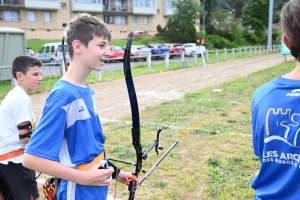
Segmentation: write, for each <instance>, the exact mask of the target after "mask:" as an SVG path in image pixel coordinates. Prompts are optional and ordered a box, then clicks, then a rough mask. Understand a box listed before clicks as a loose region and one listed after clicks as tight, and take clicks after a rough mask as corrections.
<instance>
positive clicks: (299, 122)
mask: <svg viewBox="0 0 300 200" xmlns="http://www.w3.org/2000/svg"><path fill="white" fill-rule="evenodd" d="M299 132H300V114H299V113H292V109H285V110H284V109H282V108H278V109H275V108H269V110H268V112H267V115H266V137H265V139H264V142H265V143H266V144H267V143H270V142H272V141H277V142H280V143H285V144H286V145H288V146H290V147H292V148H296V149H299V148H300V134H299ZM298 136H299V137H298ZM280 146H281V145H280ZM280 149H281V150H277V149H276V146H274V150H272V151H264V152H263V162H276V163H278V164H284V165H293V166H294V167H297V168H300V154H295V152H299V151H293V152H288V150H286V151H284V150H282V149H284V148H283V146H281V148H280ZM287 149H290V148H287Z"/></svg>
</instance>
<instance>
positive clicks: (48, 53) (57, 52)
mask: <svg viewBox="0 0 300 200" xmlns="http://www.w3.org/2000/svg"><path fill="white" fill-rule="evenodd" d="M64 50H65V55H66V61H67V63H68V64H69V63H70V58H69V53H68V46H67V45H66V44H65V45H64ZM36 57H37V58H38V59H40V60H41V61H42V62H44V63H49V62H50V63H55V62H60V61H62V60H63V48H62V44H61V42H52V43H46V44H44V45H43V46H42V48H41V49H40V50H39V51H38V52H37V53H36Z"/></svg>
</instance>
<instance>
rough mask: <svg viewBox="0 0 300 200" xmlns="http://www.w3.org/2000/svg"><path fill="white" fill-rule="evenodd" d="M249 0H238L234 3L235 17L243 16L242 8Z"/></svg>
mask: <svg viewBox="0 0 300 200" xmlns="http://www.w3.org/2000/svg"><path fill="white" fill-rule="evenodd" d="M247 2H248V0H236V1H235V2H234V5H233V9H234V11H235V13H234V17H236V18H240V17H242V10H243V7H244V5H245V4H246V3H247Z"/></svg>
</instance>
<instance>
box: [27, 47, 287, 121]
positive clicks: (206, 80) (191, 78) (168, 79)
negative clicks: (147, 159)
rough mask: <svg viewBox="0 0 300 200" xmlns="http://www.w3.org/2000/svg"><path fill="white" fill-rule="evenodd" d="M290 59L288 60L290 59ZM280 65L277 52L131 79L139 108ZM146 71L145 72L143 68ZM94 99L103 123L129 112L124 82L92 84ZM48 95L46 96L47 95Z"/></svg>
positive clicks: (38, 105) (40, 98) (38, 102)
mask: <svg viewBox="0 0 300 200" xmlns="http://www.w3.org/2000/svg"><path fill="white" fill-rule="evenodd" d="M292 59H293V58H292V57H291V56H288V57H287V60H292ZM282 62H283V58H282V55H281V54H280V53H271V54H267V55H261V56H255V57H251V58H244V59H237V60H232V61H227V62H221V63H215V64H208V65H207V67H206V68H205V67H203V65H202V62H201V60H199V61H198V63H199V64H200V63H201V65H202V66H200V67H193V68H183V69H180V70H173V71H167V72H162V73H154V74H149V75H142V76H136V77H133V81H134V84H135V88H136V92H137V97H138V103H139V109H140V110H142V109H144V108H145V107H147V106H152V105H155V104H159V103H161V102H163V101H169V100H173V99H178V98H180V97H182V96H183V95H184V94H185V93H190V92H197V91H199V90H201V89H203V88H206V87H210V86H214V85H218V84H220V83H222V82H225V81H227V80H232V79H235V78H238V77H242V76H246V75H247V74H251V73H253V72H255V71H259V70H261V69H265V68H269V67H271V66H274V65H278V64H280V63H282ZM145 70H146V69H145ZM91 86H92V88H93V89H94V90H95V93H96V96H97V108H98V112H99V115H100V118H101V120H102V122H105V121H109V120H115V119H118V118H120V117H121V116H123V115H126V114H129V113H130V106H129V101H128V95H127V89H126V84H125V81H124V79H118V80H113V81H104V82H100V83H97V84H93V85H91ZM47 95H48V94H46V96H47ZM44 102H45V98H44V93H42V94H35V95H32V104H33V106H34V112H35V114H36V115H38V114H39V116H40V115H41V113H42V108H43V106H44Z"/></svg>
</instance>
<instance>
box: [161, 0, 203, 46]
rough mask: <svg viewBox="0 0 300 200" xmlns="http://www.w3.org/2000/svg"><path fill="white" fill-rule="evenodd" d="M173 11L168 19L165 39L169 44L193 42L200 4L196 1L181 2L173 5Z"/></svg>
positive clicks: (185, 0)
mask: <svg viewBox="0 0 300 200" xmlns="http://www.w3.org/2000/svg"><path fill="white" fill-rule="evenodd" d="M174 6H175V11H174V14H173V15H172V16H170V17H169V21H168V23H167V30H166V37H167V38H168V40H169V41H171V42H180V43H186V42H194V41H195V40H196V28H195V25H196V24H198V20H199V14H200V8H201V7H200V4H199V3H198V1H197V0H182V1H178V2H176V3H174Z"/></svg>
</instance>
